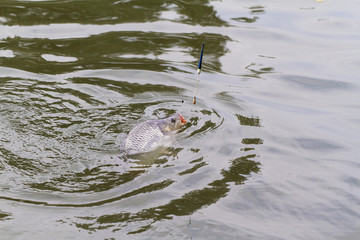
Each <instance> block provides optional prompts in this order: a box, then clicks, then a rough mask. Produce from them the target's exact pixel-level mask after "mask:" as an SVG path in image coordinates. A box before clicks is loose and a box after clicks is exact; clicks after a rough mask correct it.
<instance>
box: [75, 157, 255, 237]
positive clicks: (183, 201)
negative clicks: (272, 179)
mask: <svg viewBox="0 0 360 240" xmlns="http://www.w3.org/2000/svg"><path fill="white" fill-rule="evenodd" d="M255 157H256V155H255V154H251V155H245V156H242V157H238V158H236V159H233V160H231V163H230V167H229V169H223V170H221V175H222V176H223V178H221V179H218V180H215V181H212V182H210V183H208V186H207V187H205V188H202V189H199V190H193V191H190V192H188V193H186V194H184V195H183V196H181V197H180V198H178V199H173V200H171V201H170V202H169V203H167V204H165V205H160V206H157V207H154V208H148V209H143V210H141V211H139V212H137V213H130V212H119V213H116V214H110V215H103V216H99V217H96V218H95V217H79V219H81V221H79V222H77V221H75V222H74V223H75V224H76V225H77V226H78V227H79V228H83V229H85V230H88V231H96V230H97V229H98V228H109V227H110V228H112V229H113V231H120V230H122V226H123V225H128V224H129V223H131V222H142V221H147V220H150V222H151V223H150V224H145V225H143V226H141V227H139V228H138V229H137V230H135V231H132V232H129V233H128V234H134V233H140V232H143V231H146V230H148V229H150V228H151V225H152V224H154V223H155V222H157V221H161V220H164V219H172V218H173V217H174V216H184V215H191V214H192V213H193V212H195V211H197V210H199V209H201V208H203V207H206V206H209V205H211V204H215V203H216V202H217V201H218V200H219V199H221V198H223V197H225V196H226V194H227V193H228V192H229V191H230V189H231V188H230V186H229V184H230V183H234V184H236V185H239V184H243V183H244V181H245V180H246V179H247V176H248V175H249V174H251V173H257V172H259V171H260V163H259V162H257V161H255V160H254V158H255ZM197 161H201V159H198V160H197ZM204 165H206V164H205V163H204ZM204 165H200V164H196V165H195V166H194V167H192V168H191V169H188V170H186V171H187V172H185V173H191V172H193V171H195V170H196V169H197V168H199V167H200V166H204ZM183 174H184V172H181V173H179V175H183ZM157 186H158V185H157V184H156V185H154V187H157ZM148 187H150V186H148ZM155 190H158V189H155ZM99 225H100V226H99Z"/></svg>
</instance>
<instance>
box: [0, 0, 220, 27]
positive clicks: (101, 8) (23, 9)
mask: <svg viewBox="0 0 360 240" xmlns="http://www.w3.org/2000/svg"><path fill="white" fill-rule="evenodd" d="M209 3H210V1H209V0H198V1H190V0H181V1H176V0H147V1H143V0H132V1H116V0H103V1H98V0H83V1H79V0H70V1H61V0H58V1H39V2H37V1H36V2H33V1H9V0H5V1H2V2H1V4H2V5H1V8H0V16H3V17H4V18H6V20H7V21H6V24H8V25H39V24H51V23H74V22H76V23H83V24H115V23H127V22H155V21H159V20H162V13H163V12H167V11H174V12H176V13H177V14H178V15H179V16H180V18H179V19H178V20H173V21H178V22H183V23H186V24H193V25H195V24H200V25H213V26H225V25H226V22H225V21H223V20H221V19H220V18H219V17H218V16H217V14H216V11H215V10H214V7H213V6H211V5H210V4H209Z"/></svg>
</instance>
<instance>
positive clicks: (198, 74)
mask: <svg viewBox="0 0 360 240" xmlns="http://www.w3.org/2000/svg"><path fill="white" fill-rule="evenodd" d="M204 46H205V41H204V42H203V43H202V45H201V53H200V59H199V65H198V69H197V77H196V85H195V93H194V100H193V104H196V95H197V91H198V85H199V76H200V73H201V64H202V58H203V54H204Z"/></svg>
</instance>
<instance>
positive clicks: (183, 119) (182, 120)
mask: <svg viewBox="0 0 360 240" xmlns="http://www.w3.org/2000/svg"><path fill="white" fill-rule="evenodd" d="M179 117H180V121H181V123H186V119H185V118H184V117H183V116H182V115H181V114H180V113H179Z"/></svg>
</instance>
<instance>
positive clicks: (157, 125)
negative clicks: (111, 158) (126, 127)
mask: <svg viewBox="0 0 360 240" xmlns="http://www.w3.org/2000/svg"><path fill="white" fill-rule="evenodd" d="M185 123H186V119H185V118H184V117H183V116H182V115H181V114H180V113H175V114H173V115H171V116H169V117H167V118H163V119H155V120H148V121H145V122H142V123H139V124H138V125H136V126H135V127H134V128H133V129H131V130H130V132H129V134H128V136H127V137H126V139H125V140H124V142H123V149H124V150H125V152H127V153H129V154H135V153H143V152H148V151H151V150H153V149H154V148H155V147H156V146H158V145H159V143H160V142H161V140H162V139H163V138H164V137H165V136H167V135H169V134H170V133H171V132H173V131H175V130H178V129H180V128H181V127H182V126H184V125H185Z"/></svg>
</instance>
